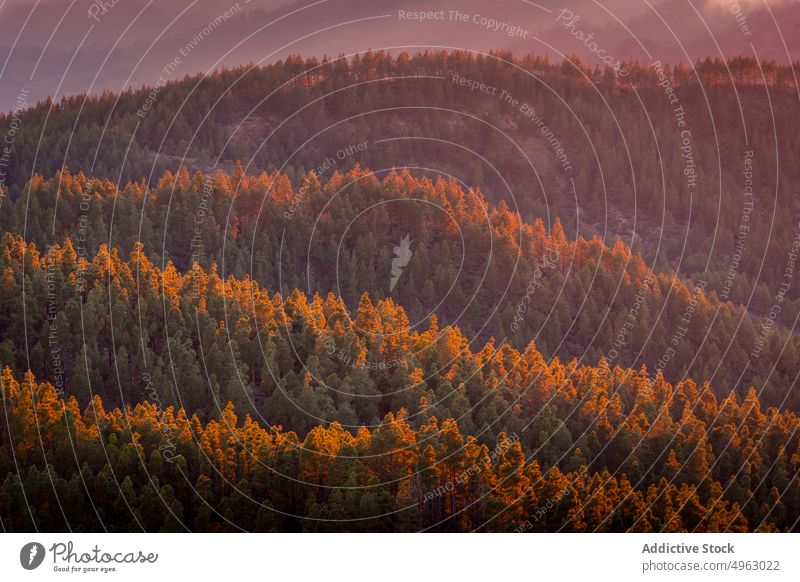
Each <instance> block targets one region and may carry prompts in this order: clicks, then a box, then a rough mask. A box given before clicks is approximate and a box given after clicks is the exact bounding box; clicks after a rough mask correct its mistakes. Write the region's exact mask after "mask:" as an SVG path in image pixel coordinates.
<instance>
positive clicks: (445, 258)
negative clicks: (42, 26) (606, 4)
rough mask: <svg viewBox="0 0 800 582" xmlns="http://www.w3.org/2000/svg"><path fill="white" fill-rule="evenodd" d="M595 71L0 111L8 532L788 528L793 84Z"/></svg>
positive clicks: (446, 58)
mask: <svg viewBox="0 0 800 582" xmlns="http://www.w3.org/2000/svg"><path fill="white" fill-rule="evenodd" d="M625 70H626V74H625V75H618V74H616V73H615V72H613V71H611V70H609V69H606V70H601V69H597V68H591V67H588V66H586V65H583V64H581V63H580V62H579V61H577V60H573V61H572V62H571V61H569V60H565V61H564V62H561V63H557V64H556V63H551V62H550V61H549V60H548V59H546V58H543V57H537V56H535V55H527V56H520V57H518V56H514V55H512V54H509V53H503V52H497V53H492V54H490V55H475V54H472V53H468V52H459V51H453V52H426V53H421V54H415V55H408V54H405V53H401V54H388V53H382V52H367V53H365V54H361V55H357V56H354V57H351V58H345V57H343V56H340V57H338V58H335V59H330V58H327V57H325V58H323V59H321V60H317V59H302V58H299V57H296V58H295V57H293V58H290V59H287V60H285V61H281V62H278V63H275V64H271V65H267V66H260V67H255V66H247V67H240V68H236V69H226V70H222V71H219V72H216V73H213V74H210V75H205V76H200V75H198V76H187V77H186V78H184V79H181V80H175V81H170V82H169V83H166V84H164V85H163V86H160V87H143V88H141V89H138V90H128V91H125V92H123V93H121V94H112V93H106V94H103V95H101V96H87V95H80V96H72V97H68V98H64V99H62V100H61V101H59V102H51V101H47V102H45V103H39V104H37V105H36V106H35V107H33V108H31V109H26V110H24V111H21V112H14V113H12V114H9V115H6V116H0V132H5V133H6V134H8V133H9V132H10V131H13V135H14V140H13V144H12V146H11V147H10V149H9V152H10V154H11V153H13V155H10V154H9V156H7V158H4V162H3V167H2V171H3V174H2V181H0V232H2V233H3V234H2V238H0V389H1V393H2V416H3V421H0V442H2V443H3V444H2V447H0V524H2V529H3V531H6V532H21V531H75V532H79V531H116V532H124V531H147V532H158V531H163V532H172V531H202V532H218V531H277V532H288V531H291V532H294V531H306V532H317V531H348V532H349V531H370V532H371V531H382V532H412V531H437V532H455V531H459V532H461V531H482V532H484V531H485V532H489V531H491V532H595V531H610V532H627V531H630V532H720V531H731V532H745V531H759V532H777V531H798V522H799V521H800V518H798V516H800V434H798V428H800V421H799V420H798V414H800V394H799V393H798V391H797V388H796V382H797V379H798V378H797V377H798V372H799V371H800V341H798V336H797V334H796V332H795V326H796V323H797V320H798V317H800V287H798V286H797V285H792V282H793V278H794V268H795V265H796V259H797V256H798V255H799V254H800V206H798V198H797V196H796V193H797V191H798V188H800V173H798V169H797V165H796V164H793V163H788V161H787V160H794V159H796V158H797V156H798V155H800V151H798V142H797V140H796V135H797V133H798V130H800V127H798V119H800V115H798V113H799V112H798V110H797V108H798V101H797V100H796V99H795V98H794V97H793V96H794V95H796V93H797V89H798V87H797V84H796V82H795V80H794V77H793V75H792V69H791V68H790V67H786V66H779V65H776V64H775V63H761V62H758V61H756V60H755V59H745V58H735V59H731V60H730V61H720V60H706V61H705V62H698V63H697V64H696V66H695V67H694V68H687V67H685V66H681V65H677V66H674V67H671V66H669V65H663V64H661V63H657V66H654V65H652V64H648V63H635V62H628V63H626V65H625ZM464 80H466V81H464ZM462 81H463V82H462ZM481 87H483V89H482V88H481ZM495 88H496V89H497V91H494V89H495ZM490 89H491V90H490ZM497 95H503V96H502V97H500V98H498V97H497ZM765 96H768V97H769V101H770V104H771V109H770V110H769V111H766V110H764V108H763V103H764V99H765ZM676 112H677V113H676ZM387 135H392V136H394V137H393V138H391V139H387V138H386V136H387ZM476 152H480V153H481V155H480V156H478V157H477V158H476ZM476 160H478V161H476ZM434 167H435V168H437V169H436V170H432V169H431V168H434ZM464 168H467V169H468V170H469V175H466V176H465V175H464V174H463V169H464ZM398 241H400V242H398Z"/></svg>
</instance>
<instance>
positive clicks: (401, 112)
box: [0, 51, 800, 316]
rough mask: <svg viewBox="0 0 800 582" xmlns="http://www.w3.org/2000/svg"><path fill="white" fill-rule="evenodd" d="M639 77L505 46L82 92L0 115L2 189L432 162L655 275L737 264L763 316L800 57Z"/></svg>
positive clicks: (775, 276)
mask: <svg viewBox="0 0 800 582" xmlns="http://www.w3.org/2000/svg"><path fill="white" fill-rule="evenodd" d="M656 65H658V66H656ZM625 72H626V73H627V74H626V75H624V76H623V75H616V74H615V73H614V71H613V70H611V69H605V70H603V69H598V68H596V67H594V68H593V67H589V66H586V65H582V64H581V63H580V61H576V62H570V61H564V62H562V63H557V64H554V63H551V62H550V61H549V60H548V59H547V58H543V57H538V56H535V55H528V56H524V57H517V56H514V55H512V54H510V53H494V54H492V55H476V54H474V53H469V52H458V51H453V52H426V53H423V54H415V55H408V54H405V53H402V54H398V55H391V54H387V53H383V52H367V53H365V54H362V55H356V56H355V57H352V58H350V59H347V58H343V57H341V58H336V59H329V58H323V59H321V60H320V59H301V58H299V57H295V58H290V59H287V60H286V61H281V62H278V63H275V64H271V65H268V66H263V67H241V68H237V69H232V70H225V71H222V72H217V73H213V74H210V75H206V76H202V77H201V76H196V77H186V78H184V79H182V80H179V81H178V80H174V81H173V80H168V81H167V82H165V83H164V84H163V85H158V86H156V87H147V88H143V89H141V90H137V91H127V92H125V93H122V94H119V95H116V94H105V95H103V96H100V97H90V98H87V97H86V96H72V97H69V98H65V99H64V100H62V101H60V102H58V103H51V102H47V103H42V104H39V105H38V106H37V107H35V108H34V109H31V110H26V111H24V112H22V113H21V114H20V115H21V117H22V121H21V122H20V121H19V120H18V119H15V116H13V115H9V116H6V117H5V118H3V119H0V131H7V130H8V129H9V127H11V126H12V125H14V124H15V121H16V125H15V127H16V126H18V127H17V129H16V131H15V140H14V144H13V147H12V153H11V154H10V159H9V162H8V169H7V177H6V179H5V181H4V183H5V184H7V186H8V188H9V194H10V196H11V198H16V197H17V196H18V195H19V194H20V193H21V192H22V191H23V186H24V185H25V184H26V183H27V182H28V180H29V179H30V178H31V176H32V175H33V173H34V172H36V173H41V174H43V175H46V176H50V175H54V174H55V173H56V172H57V171H59V170H60V169H61V168H62V167H64V166H66V167H68V168H71V169H73V171H77V170H81V171H83V172H85V173H86V174H87V175H92V176H97V177H100V178H108V179H110V180H112V181H113V182H115V183H116V182H118V181H119V180H120V179H121V182H122V184H124V183H126V182H128V181H135V182H138V181H140V180H145V182H147V183H150V184H152V185H155V183H156V182H157V181H158V180H159V178H160V177H161V175H162V174H163V172H164V171H165V170H171V171H172V172H173V173H177V172H178V171H179V169H180V167H181V165H183V164H186V165H188V166H189V167H190V168H191V169H192V170H198V169H199V170H205V171H212V172H213V171H214V170H216V169H219V168H225V169H227V170H228V171H232V170H233V166H234V163H235V160H249V161H248V162H247V163H246V166H247V173H248V174H254V175H257V174H259V173H260V172H261V171H262V170H264V171H272V170H274V169H276V168H277V169H280V170H281V171H282V172H286V173H287V174H288V176H289V178H290V179H291V180H292V181H293V182H296V181H297V180H298V179H299V178H298V177H299V176H302V175H304V173H305V172H306V171H308V170H315V169H319V168H321V167H323V166H325V165H326V161H332V162H333V164H328V165H327V169H328V170H329V171H332V170H333V169H334V168H331V167H330V166H335V169H339V170H342V171H344V170H348V169H349V168H350V167H352V165H353V164H354V163H360V164H361V165H362V166H366V167H370V168H371V169H373V170H374V171H376V172H379V173H380V172H381V171H382V170H384V169H388V168H392V167H413V168H415V173H417V174H422V173H425V172H426V170H425V168H432V167H435V168H437V170H438V171H442V172H451V173H452V174H454V175H456V176H458V177H459V179H461V180H463V181H464V182H465V183H467V184H468V185H469V186H476V187H481V188H482V190H483V191H484V192H485V193H486V195H487V196H488V198H489V200H490V201H491V202H492V203H494V204H497V203H499V202H500V201H501V200H505V201H506V202H507V203H508V204H509V205H510V206H511V207H516V208H518V209H519V210H520V212H521V214H522V216H523V218H524V219H525V220H526V221H528V222H533V220H534V219H535V218H537V217H542V218H544V217H551V219H552V217H556V216H558V217H560V218H561V220H562V222H563V224H564V227H565V229H566V232H567V233H568V235H569V237H570V238H573V235H575V234H576V233H580V234H582V235H584V236H588V237H591V236H593V235H594V234H600V235H601V236H603V237H604V239H605V242H606V243H607V244H613V242H614V238H615V236H616V235H620V236H622V237H623V239H624V240H625V241H626V242H627V243H628V244H632V245H633V247H634V248H635V249H638V250H641V251H642V252H643V253H644V254H645V257H646V258H647V260H648V262H651V261H656V262H657V264H658V270H666V269H667V268H669V267H672V268H675V269H678V270H679V272H680V273H681V274H683V275H685V276H696V275H703V276H704V277H708V278H713V277H717V278H719V279H721V280H725V279H726V278H727V277H728V276H730V278H731V281H730V282H729V283H727V285H726V290H727V291H728V292H729V295H730V296H731V297H732V298H733V299H735V300H737V301H739V302H741V303H743V304H750V303H751V302H754V303H753V305H752V307H753V311H754V312H755V313H756V315H759V316H760V315H764V313H763V312H762V311H761V310H762V309H768V306H765V304H768V303H769V302H770V300H771V298H772V297H774V294H775V290H776V288H777V287H778V286H779V285H780V284H781V282H782V277H783V270H784V265H782V264H781V263H782V261H766V262H765V261H764V260H763V259H764V257H765V256H778V257H780V256H784V255H785V254H786V253H787V252H788V249H790V248H791V246H792V241H793V240H794V238H795V237H796V236H797V234H798V232H799V230H798V223H800V208H798V198H797V193H798V192H799V191H800V173H798V168H797V164H795V163H793V161H794V160H795V159H797V158H798V156H800V151H799V150H798V148H800V146H798V143H797V140H796V139H794V138H795V136H796V135H797V134H798V132H800V126H798V123H800V122H799V121H798V120H800V98H799V97H800V96H799V95H798V89H797V86H796V79H795V77H794V74H793V72H792V69H791V67H789V66H782V65H777V64H775V63H771V62H765V63H759V62H757V61H756V60H754V59H747V58H741V57H736V58H732V59H731V60H729V61H727V62H725V61H721V60H719V59H717V60H712V59H706V60H704V61H702V62H698V63H696V64H695V66H694V67H693V68H689V67H687V66H685V65H677V66H675V67H670V66H669V65H668V64H660V63H656V64H652V63H642V64H639V63H633V62H631V63H627V64H626V66H625ZM356 144H365V147H364V148H362V149H360V150H357V151H355V152H352V153H350V154H348V155H346V156H344V157H342V159H339V158H338V157H337V153H338V152H339V151H341V150H347V149H348V148H353V147H355V146H356ZM34 159H35V160H36V163H35V167H34ZM465 169H468V172H467V173H466V174H465ZM745 172H747V174H748V175H747V176H745ZM748 188H749V190H746V189H748ZM748 191H749V195H746V192H748ZM744 214H748V218H747V219H743V215H744ZM751 214H752V215H751ZM32 218H34V219H35V218H37V217H36V216H35V215H33V217H32ZM39 220H41V218H39ZM743 225H744V226H743ZM155 226H157V227H159V226H161V225H158V224H156V225H155ZM744 227H746V233H745V234H742V230H743V229H744ZM737 251H741V252H737ZM734 260H735V268H731V265H732V264H733V263H734ZM788 293H789V296H790V297H791V298H793V299H796V298H798V297H800V288H798V286H793V287H792V288H791V289H790V290H789V292H788Z"/></svg>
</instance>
